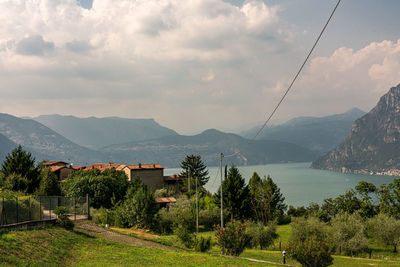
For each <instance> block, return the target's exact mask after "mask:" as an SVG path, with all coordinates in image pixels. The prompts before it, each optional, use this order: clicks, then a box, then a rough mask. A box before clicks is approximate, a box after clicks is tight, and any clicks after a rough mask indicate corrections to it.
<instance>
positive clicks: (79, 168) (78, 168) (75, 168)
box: [71, 166, 86, 171]
mask: <svg viewBox="0 0 400 267" xmlns="http://www.w3.org/2000/svg"><path fill="white" fill-rule="evenodd" d="M71 168H72V169H74V170H76V171H79V170H83V169H85V168H86V167H85V166H72V167H71Z"/></svg>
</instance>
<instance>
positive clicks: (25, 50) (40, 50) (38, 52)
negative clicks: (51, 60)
mask: <svg viewBox="0 0 400 267" xmlns="http://www.w3.org/2000/svg"><path fill="white" fill-rule="evenodd" d="M53 50H54V43H52V42H46V41H44V40H43V37H42V36H40V35H34V36H30V37H26V38H24V39H22V40H21V41H19V42H18V43H17V47H16V52H17V53H18V54H21V55H27V56H43V55H45V54H48V53H50V52H52V51H53Z"/></svg>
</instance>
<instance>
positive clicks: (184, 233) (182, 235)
mask: <svg viewBox="0 0 400 267" xmlns="http://www.w3.org/2000/svg"><path fill="white" fill-rule="evenodd" d="M174 233H175V234H176V236H177V237H178V238H179V240H180V241H181V242H182V244H183V245H184V246H185V247H187V248H191V247H193V245H194V235H193V232H191V231H190V230H189V229H188V227H186V226H185V225H184V224H179V225H177V226H176V227H175V228H174Z"/></svg>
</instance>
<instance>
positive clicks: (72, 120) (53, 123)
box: [33, 115, 177, 149]
mask: <svg viewBox="0 0 400 267" xmlns="http://www.w3.org/2000/svg"><path fill="white" fill-rule="evenodd" d="M33 120H35V121H37V122H40V123H41V124H43V125H45V126H47V127H49V128H50V129H52V130H54V131H56V132H57V133H59V134H61V135H62V136H64V137H66V138H68V139H69V140H71V141H72V142H75V143H77V144H79V145H81V146H85V147H88V148H93V149H98V148H101V147H104V146H108V145H112V144H120V143H126V142H134V141H141V140H146V139H153V138H159V137H162V136H168V135H176V134H177V133H176V132H175V131H174V130H171V129H168V128H166V127H163V126H161V125H160V124H158V123H157V122H155V121H154V120H153V119H124V118H119V117H107V118H96V117H89V118H77V117H74V116H62V115H42V116H39V117H36V118H33Z"/></svg>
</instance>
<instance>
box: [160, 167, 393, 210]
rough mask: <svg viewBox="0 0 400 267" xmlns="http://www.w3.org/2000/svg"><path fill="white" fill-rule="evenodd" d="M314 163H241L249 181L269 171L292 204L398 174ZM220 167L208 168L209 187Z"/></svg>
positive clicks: (319, 200)
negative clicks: (338, 168) (339, 169)
mask: <svg viewBox="0 0 400 267" xmlns="http://www.w3.org/2000/svg"><path fill="white" fill-rule="evenodd" d="M310 165H311V163H310V162H307V163H287V164H267V165H257V166H242V167H239V170H240V173H241V174H242V176H243V177H244V178H245V179H246V182H248V181H249V179H250V177H251V176H252V174H253V172H257V173H258V174H259V175H260V176H261V177H263V176H267V175H270V176H271V177H272V179H273V180H274V182H275V183H276V184H277V185H278V186H279V188H280V189H281V193H282V194H283V195H284V197H285V203H286V204H287V205H293V206H295V207H296V206H307V205H308V204H310V203H311V202H315V203H318V204H321V203H322V202H323V200H324V199H325V198H329V197H333V198H334V197H337V196H338V195H340V194H343V193H345V192H346V191H347V190H349V189H351V188H354V186H356V185H357V183H358V182H359V181H361V180H364V181H367V182H370V183H373V184H375V185H376V186H380V185H381V184H383V183H386V184H387V183H389V182H391V181H393V179H394V178H395V177H391V176H380V175H364V174H348V173H338V172H331V171H324V170H314V169H311V168H310ZM218 170H219V168H218V167H211V168H208V171H209V173H210V180H209V182H208V183H207V184H206V186H205V187H206V188H207V189H208V190H209V191H211V192H212V193H214V192H215V191H216V190H218V188H219V185H220V177H219V174H218ZM180 171H181V169H165V171H164V172H165V174H166V175H172V174H175V173H179V172H180Z"/></svg>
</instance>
